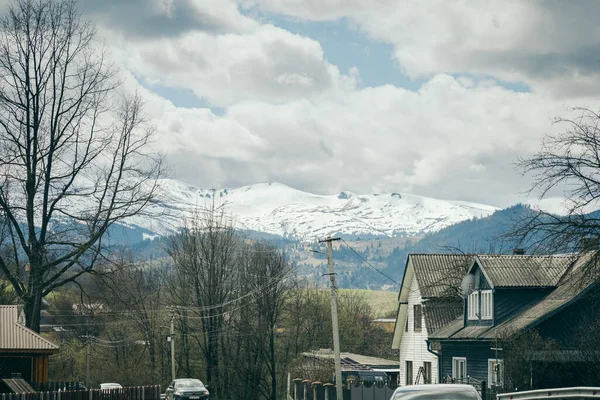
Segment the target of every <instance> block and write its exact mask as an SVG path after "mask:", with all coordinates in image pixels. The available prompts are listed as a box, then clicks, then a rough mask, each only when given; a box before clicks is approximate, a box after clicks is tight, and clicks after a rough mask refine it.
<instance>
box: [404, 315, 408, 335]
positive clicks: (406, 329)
mask: <svg viewBox="0 0 600 400" xmlns="http://www.w3.org/2000/svg"><path fill="white" fill-rule="evenodd" d="M404 332H408V314H407V315H406V326H405V327H404Z"/></svg>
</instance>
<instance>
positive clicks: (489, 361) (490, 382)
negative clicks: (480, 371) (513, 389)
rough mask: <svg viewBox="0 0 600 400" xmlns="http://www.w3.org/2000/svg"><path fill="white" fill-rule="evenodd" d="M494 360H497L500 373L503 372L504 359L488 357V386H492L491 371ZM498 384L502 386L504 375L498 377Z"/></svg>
mask: <svg viewBox="0 0 600 400" xmlns="http://www.w3.org/2000/svg"><path fill="white" fill-rule="evenodd" d="M496 361H498V364H500V365H501V366H502V367H500V368H501V369H500V374H501V375H502V374H503V372H504V361H503V360H502V359H501V358H499V359H498V360H496V359H495V358H488V388H491V387H492V383H493V381H494V377H493V373H494V371H492V368H493V365H494V364H495V363H496ZM499 386H504V377H503V376H501V377H500V385H499Z"/></svg>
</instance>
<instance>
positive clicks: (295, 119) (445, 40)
mask: <svg viewBox="0 0 600 400" xmlns="http://www.w3.org/2000/svg"><path fill="white" fill-rule="evenodd" d="M238 1H239V3H236V2H235V1H234V0H129V1H121V0H105V1H102V2H100V1H96V0H81V6H82V10H83V12H84V16H86V17H90V18H92V19H93V20H94V21H95V22H96V23H97V24H98V28H99V32H100V34H101V36H102V37H103V38H105V39H106V41H107V44H108V45H109V46H110V48H111V54H112V57H113V59H114V60H115V62H116V63H117V64H118V65H119V66H121V67H123V72H124V76H125V85H126V87H127V88H128V89H131V90H138V91H139V93H140V94H141V95H142V96H143V97H144V99H145V101H146V112H147V114H148V116H149V117H150V119H151V120H152V121H153V123H154V125H155V126H156V131H157V142H156V144H155V145H156V146H157V148H160V149H161V150H163V151H164V152H165V153H166V155H167V159H168V161H169V162H170V163H171V165H172V167H173V176H174V177H175V178H179V179H182V180H184V181H186V182H189V183H192V184H196V185H199V186H205V187H228V186H239V185H244V184H252V183H256V182H260V181H266V180H271V181H281V182H283V183H286V184H288V185H291V186H294V187H297V188H299V189H303V190H308V191H312V192H317V193H335V192H339V191H342V190H349V191H354V192H358V193H360V192H403V191H404V192H414V193H416V194H422V195H428V196H432V197H439V198H448V199H461V200H473V201H480V202H484V203H489V204H493V205H499V206H504V205H509V204H512V203H514V202H516V201H518V200H519V199H520V197H519V193H521V192H524V191H525V189H527V187H528V182H527V181H526V180H523V179H521V178H520V176H519V174H518V172H517V171H515V169H514V166H513V164H512V162H513V161H514V160H516V158H517V156H527V155H529V154H531V153H532V152H533V151H535V150H536V149H537V148H538V147H539V143H540V140H541V138H542V136H543V134H544V133H547V132H552V131H553V130H555V129H558V128H557V127H555V126H552V124H551V118H552V117H553V116H556V115H565V108H564V107H565V105H571V104H585V105H593V104H597V101H598V96H596V91H597V89H599V88H600V87H598V86H599V82H600V79H599V77H598V75H597V74H598V71H599V70H600V68H599V66H598V65H597V64H598V62H597V59H596V58H595V56H594V55H595V54H597V53H598V51H597V50H598V49H599V48H600V45H599V43H600V39H598V38H599V37H600V35H598V34H597V33H598V32H596V31H597V30H598V29H600V28H597V27H596V24H594V23H592V22H590V20H591V17H590V16H591V15H594V13H593V12H591V11H590V10H592V9H591V8H590V9H589V10H587V9H585V8H584V7H583V6H585V5H589V6H590V7H598V6H596V5H595V3H594V4H585V3H568V4H573V7H567V8H565V6H564V5H563V4H566V3H560V2H552V1H550V2H517V1H507V2H502V3H494V2H485V8H484V5H483V4H484V3H480V2H461V1H452V2H449V1H439V2H434V1H428V2H419V1H412V2H406V1H398V0H238ZM5 2H6V0H0V9H1V7H2V5H3V4H5ZM240 4H241V7H242V11H243V10H244V7H247V8H246V10H250V8H248V7H256V6H259V7H262V9H264V10H268V11H271V12H274V13H278V14H283V15H288V16H293V17H298V18H303V19H307V20H332V19H340V18H347V19H349V20H350V21H352V22H353V23H355V24H356V26H357V29H360V30H361V31H363V32H365V33H366V34H367V35H370V36H371V37H373V38H375V39H379V40H384V41H386V42H389V43H392V44H393V45H394V49H395V50H394V54H393V56H394V58H395V59H396V60H397V61H398V64H399V66H400V68H402V69H403V71H404V72H405V73H406V74H408V76H410V77H413V78H419V79H423V81H424V82H425V83H424V84H423V85H422V86H421V87H420V88H419V89H418V90H417V91H411V90H407V89H403V88H400V87H396V86H393V85H383V86H379V87H362V86H361V85H360V71H358V70H357V69H356V68H351V69H350V70H349V71H350V72H349V73H348V74H343V73H341V72H340V70H339V68H338V67H337V66H336V65H334V64H332V63H331V62H330V61H328V59H327V54H325V53H324V50H323V47H322V46H321V44H320V43H319V42H318V41H316V40H314V39H312V38H309V37H306V36H301V35H297V34H293V33H291V32H289V31H287V30H285V29H282V28H280V27H277V26H275V25H273V24H271V23H263V22H261V21H259V20H258V19H253V18H251V17H249V16H247V15H244V12H242V11H240V8H239V7H238V5H240ZM584 11H585V12H584ZM478 75H479V76H478ZM482 76H483V77H484V78H485V79H481V77H482ZM495 79H500V80H506V81H516V82H520V81H523V82H526V83H528V84H530V85H531V86H532V88H533V91H532V92H530V93H517V92H514V91H511V90H509V89H506V88H505V87H502V86H500V85H498V84H497V83H496V82H495ZM159 86H163V87H165V86H166V87H171V88H182V89H186V90H191V91H193V92H194V94H195V95H196V96H197V97H199V98H203V99H205V100H206V101H207V103H208V104H210V105H211V106H219V107H221V108H222V110H223V112H222V113H217V112H216V111H214V109H213V110H211V109H210V108H183V107H176V106H175V105H174V104H173V103H172V102H171V101H170V100H168V99H165V98H163V97H161V96H159V95H158V94H156V93H155V92H154V91H153V90H154V89H155V88H156V87H159ZM557 94H559V96H557ZM566 96H569V97H570V98H568V99H567V98H566Z"/></svg>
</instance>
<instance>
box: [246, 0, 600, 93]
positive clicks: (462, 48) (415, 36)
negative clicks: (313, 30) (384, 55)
mask: <svg viewBox="0 0 600 400" xmlns="http://www.w3.org/2000/svg"><path fill="white" fill-rule="evenodd" d="M241 4H242V5H243V6H246V7H249V6H252V5H253V6H259V7H261V8H262V9H263V10H267V11H270V12H274V13H279V14H283V15H288V16H293V17H297V18H302V19H307V20H317V21H319V20H334V19H339V18H342V17H346V18H348V19H350V20H351V21H353V22H354V23H355V24H356V25H357V26H358V28H359V29H360V30H362V31H364V32H365V33H367V34H368V35H371V36H372V37H374V38H376V39H380V40H384V41H386V42H388V43H391V44H393V45H394V48H395V50H394V58H395V59H396V60H397V61H398V63H399V65H400V67H401V69H402V70H403V71H404V72H405V73H406V74H407V75H408V76H410V77H412V78H423V77H425V78H429V77H431V76H433V75H435V74H437V73H456V74H458V73H467V74H477V75H490V76H494V77H496V78H498V79H502V80H505V81H509V82H525V83H527V84H529V85H531V87H532V88H533V89H534V90H537V91H549V92H552V93H555V94H560V95H562V96H568V97H572V96H578V95H581V94H582V93H587V94H593V93H596V92H597V91H598V90H599V89H600V83H599V82H600V61H599V59H598V57H597V56H596V55H597V54H598V52H599V51H600V35H599V33H600V26H598V24H597V22H596V19H595V15H597V14H598V13H600V3H599V2H597V1H594V0H587V1H579V2H564V1H542V0H539V1H527V2H523V1H516V0H511V1H502V2H477V1H466V0H465V1H445V0H435V1H426V2H420V1H400V0H376V1H372V0H350V1H341V0H324V1H321V0H241Z"/></svg>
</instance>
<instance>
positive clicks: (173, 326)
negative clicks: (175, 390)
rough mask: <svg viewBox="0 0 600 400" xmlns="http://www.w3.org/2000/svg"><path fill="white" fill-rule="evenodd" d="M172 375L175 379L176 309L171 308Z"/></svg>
mask: <svg viewBox="0 0 600 400" xmlns="http://www.w3.org/2000/svg"><path fill="white" fill-rule="evenodd" d="M169 338H170V340H171V376H172V377H173V380H175V309H174V308H171V336H170V337H169Z"/></svg>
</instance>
